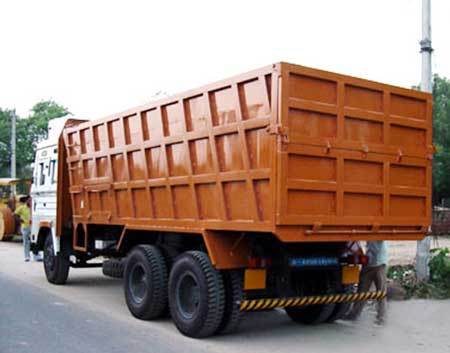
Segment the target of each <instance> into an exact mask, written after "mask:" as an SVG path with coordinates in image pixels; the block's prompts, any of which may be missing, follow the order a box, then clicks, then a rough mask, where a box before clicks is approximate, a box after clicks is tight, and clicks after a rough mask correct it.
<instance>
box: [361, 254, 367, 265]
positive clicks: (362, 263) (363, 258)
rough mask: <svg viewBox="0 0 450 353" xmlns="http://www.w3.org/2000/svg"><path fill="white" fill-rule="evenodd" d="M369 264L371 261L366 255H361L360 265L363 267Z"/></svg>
mask: <svg viewBox="0 0 450 353" xmlns="http://www.w3.org/2000/svg"><path fill="white" fill-rule="evenodd" d="M368 262H369V259H368V257H367V256H366V255H361V256H360V257H359V263H360V264H361V265H367V264H368Z"/></svg>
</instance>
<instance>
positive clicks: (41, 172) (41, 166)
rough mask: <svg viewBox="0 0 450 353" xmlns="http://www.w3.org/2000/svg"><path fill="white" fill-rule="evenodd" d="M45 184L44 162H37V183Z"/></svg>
mask: <svg viewBox="0 0 450 353" xmlns="http://www.w3.org/2000/svg"><path fill="white" fill-rule="evenodd" d="M44 184H45V168H44V163H39V185H44Z"/></svg>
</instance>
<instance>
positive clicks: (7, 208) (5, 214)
mask: <svg viewBox="0 0 450 353" xmlns="http://www.w3.org/2000/svg"><path fill="white" fill-rule="evenodd" d="M30 185H31V180H29V179H15V178H0V241H7V240H11V239H12V238H13V236H14V235H16V234H17V231H18V226H17V222H16V220H15V217H14V210H15V208H16V203H17V202H18V200H19V198H20V197H21V196H23V194H28V191H29V189H30Z"/></svg>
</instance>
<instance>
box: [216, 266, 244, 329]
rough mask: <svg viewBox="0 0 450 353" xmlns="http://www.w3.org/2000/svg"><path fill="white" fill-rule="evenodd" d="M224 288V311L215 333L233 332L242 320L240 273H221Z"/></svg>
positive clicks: (241, 280) (233, 271)
mask: <svg viewBox="0 0 450 353" xmlns="http://www.w3.org/2000/svg"><path fill="white" fill-rule="evenodd" d="M222 277H223V283H224V287H225V310H224V314H223V318H222V321H221V323H220V325H219V328H218V329H217V333H221V334H228V333H232V332H235V331H236V330H237V328H238V327H239V324H240V323H241V320H242V315H243V312H242V311H241V310H240V302H241V301H242V299H243V289H242V282H243V277H242V272H241V271H239V270H230V271H222Z"/></svg>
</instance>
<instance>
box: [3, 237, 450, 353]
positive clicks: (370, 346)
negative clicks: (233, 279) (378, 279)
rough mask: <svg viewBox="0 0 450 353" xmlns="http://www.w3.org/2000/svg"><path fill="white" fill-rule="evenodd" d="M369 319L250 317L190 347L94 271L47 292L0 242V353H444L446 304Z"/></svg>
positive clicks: (421, 304)
mask: <svg viewBox="0 0 450 353" xmlns="http://www.w3.org/2000/svg"><path fill="white" fill-rule="evenodd" d="M374 317H375V314H374V312H373V310H372V309H371V308H370V307H368V308H367V310H365V312H364V313H363V316H362V317H361V320H360V321H359V322H357V323H347V322H343V321H339V322H337V323H334V324H326V325H319V326H301V325H297V324H294V323H292V322H291V321H290V320H289V318H288V317H287V316H286V315H285V314H284V313H283V312H282V311H277V310H274V311H271V312H265V313H250V314H247V315H246V317H245V318H244V321H243V323H242V325H241V327H240V330H239V331H238V332H237V333H236V334H233V335H227V336H217V337H212V338H208V339H202V340H194V339H190V338H187V337H184V336H182V335H181V334H180V333H179V332H178V331H177V330H176V328H175V326H174V325H173V324H172V322H171V320H170V318H167V319H162V320H158V321H140V320H137V319H135V318H133V317H132V316H131V314H130V313H129V312H128V309H127V307H126V305H125V302H124V298H123V290H122V283H121V281H120V280H116V279H111V278H107V277H104V276H103V275H102V274H101V270H100V269H71V273H70V275H69V281H68V283H67V285H65V286H54V285H51V284H49V283H48V282H47V281H46V279H45V275H44V272H43V269H42V263H35V262H30V263H24V262H23V259H22V249H21V246H20V244H18V243H0V353H21V352H27V353H62V352H64V351H70V352H71V353H72V352H75V353H77V352H83V353H90V352H96V353H101V352H121V353H122V352H127V353H133V352H136V353H143V352H152V353H153V352H155V353H157V352H217V353H222V352H239V353H246V352H249V353H250V352H251V353H254V352H258V353H259V352H261V353H264V352H270V353H274V352H277V353H278V352H290V353H291V352H300V351H303V352H306V351H309V352H333V353H339V352H346V353H349V352H355V353H356V352H358V353H360V352H396V353H398V352H408V353H410V352H424V351H426V352H450V338H449V337H450V335H449V332H450V301H431V300H411V301H404V302H390V303H389V306H388V317H387V323H386V325H385V326H382V327H380V326H376V325H374Z"/></svg>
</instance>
